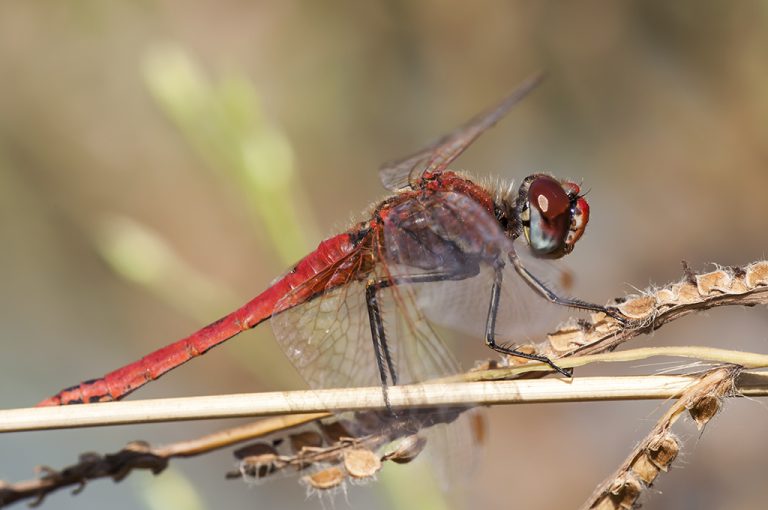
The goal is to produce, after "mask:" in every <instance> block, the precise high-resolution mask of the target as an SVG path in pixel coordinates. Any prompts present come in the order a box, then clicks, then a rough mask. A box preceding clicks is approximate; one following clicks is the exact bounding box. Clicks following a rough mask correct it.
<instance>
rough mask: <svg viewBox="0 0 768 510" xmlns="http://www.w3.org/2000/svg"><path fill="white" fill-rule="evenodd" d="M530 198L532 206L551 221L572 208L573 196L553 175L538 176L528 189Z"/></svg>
mask: <svg viewBox="0 0 768 510" xmlns="http://www.w3.org/2000/svg"><path fill="white" fill-rule="evenodd" d="M528 200H529V201H530V205H531V207H534V208H536V209H537V210H538V211H539V214H541V216H542V217H543V218H545V219H547V220H549V221H551V220H554V219H555V218H557V217H558V216H560V215H561V214H563V213H567V212H568V210H569V209H570V208H571V197H569V196H568V194H567V193H566V192H565V189H563V185H562V184H560V183H559V182H558V181H556V180H555V179H553V178H551V177H546V176H542V177H538V178H537V179H536V180H534V181H533V182H532V183H531V187H530V188H529V189H528Z"/></svg>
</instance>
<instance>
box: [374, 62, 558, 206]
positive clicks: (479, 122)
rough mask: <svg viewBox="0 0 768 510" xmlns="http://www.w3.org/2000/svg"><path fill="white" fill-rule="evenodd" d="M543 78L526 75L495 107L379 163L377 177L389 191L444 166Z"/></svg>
mask: <svg viewBox="0 0 768 510" xmlns="http://www.w3.org/2000/svg"><path fill="white" fill-rule="evenodd" d="M543 78H544V75H543V74H541V73H539V74H536V75H534V76H532V77H530V78H528V79H527V80H525V81H524V82H523V83H522V84H520V85H519V86H518V87H517V88H516V89H515V90H514V91H513V92H512V93H511V94H510V95H508V96H507V97H506V98H505V99H504V100H503V101H501V103H499V104H498V105H497V106H494V107H493V108H491V109H490V110H487V111H485V112H483V113H481V114H479V115H477V116H475V117H473V118H472V119H470V120H469V121H468V122H466V123H465V124H463V125H461V126H460V127H458V128H457V129H455V130H454V131H452V132H450V133H448V134H447V135H445V136H443V137H441V138H439V139H437V140H435V141H433V142H432V143H430V144H429V145H427V146H426V147H424V148H423V149H421V150H419V151H417V152H415V153H413V154H411V155H410V156H408V157H406V158H403V159H399V160H394V161H390V162H387V163H385V164H384V165H382V166H381V168H380V169H379V177H380V179H381V182H382V184H383V185H384V187H385V188H387V189H388V190H391V191H398V190H402V189H405V188H407V187H408V186H409V184H410V183H411V182H412V181H413V180H414V179H416V178H418V177H420V176H421V175H423V174H424V173H425V172H433V171H439V170H443V169H445V168H446V167H447V166H448V165H449V164H450V163H451V162H452V161H453V160H454V159H456V158H457V157H459V155H460V154H461V153H462V152H464V151H465V150H466V148H467V147H469V146H470V145H471V144H472V142H474V141H475V140H476V139H477V138H478V137H479V136H480V135H481V134H483V132H484V131H486V130H487V129H489V128H491V127H492V126H493V125H494V124H496V123H497V122H498V121H499V120H501V119H502V117H504V116H505V115H506V114H507V113H509V111H510V110H511V109H512V108H513V107H514V106H515V105H516V104H517V103H519V102H520V101H521V100H522V99H523V98H524V97H525V96H527V95H528V93H529V92H530V91H531V90H533V89H534V88H535V87H536V86H537V85H538V84H539V83H540V82H541V80H542V79H543Z"/></svg>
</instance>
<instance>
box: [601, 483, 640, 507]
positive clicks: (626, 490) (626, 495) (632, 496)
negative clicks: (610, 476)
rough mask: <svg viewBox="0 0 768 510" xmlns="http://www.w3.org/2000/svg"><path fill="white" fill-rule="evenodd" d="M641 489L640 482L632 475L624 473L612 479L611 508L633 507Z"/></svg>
mask: <svg viewBox="0 0 768 510" xmlns="http://www.w3.org/2000/svg"><path fill="white" fill-rule="evenodd" d="M642 490H643V485H642V483H640V481H638V480H637V479H636V478H634V477H632V476H629V475H625V476H623V477H621V478H618V479H616V480H614V482H613V484H612V485H611V489H610V495H611V503H613V505H614V506H613V508H633V507H634V504H635V501H637V498H638V497H639V496H640V493H641V492H642ZM605 508H611V507H605Z"/></svg>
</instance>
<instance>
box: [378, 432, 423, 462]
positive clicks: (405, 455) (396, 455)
mask: <svg viewBox="0 0 768 510" xmlns="http://www.w3.org/2000/svg"><path fill="white" fill-rule="evenodd" d="M426 445H427V439H426V438H425V437H423V436H420V435H418V434H413V435H410V436H407V437H405V438H403V439H402V440H401V441H400V443H398V445H397V448H395V449H394V450H393V451H391V452H389V453H387V454H385V455H384V457H383V459H382V460H391V461H392V462H396V463H397V464H407V463H409V462H411V461H412V460H413V459H415V458H416V457H418V455H419V454H420V453H421V451H422V450H423V449H424V447H425V446H426Z"/></svg>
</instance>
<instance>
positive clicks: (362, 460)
mask: <svg viewBox="0 0 768 510" xmlns="http://www.w3.org/2000/svg"><path fill="white" fill-rule="evenodd" d="M344 468H346V470H347V473H349V475H350V476H351V477H353V478H370V477H372V476H373V475H375V474H376V473H377V472H378V471H379V470H380V469H381V459H379V457H378V455H376V454H375V453H373V452H372V451H370V450H366V449H364V448H355V449H354V450H348V451H346V452H344Z"/></svg>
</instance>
